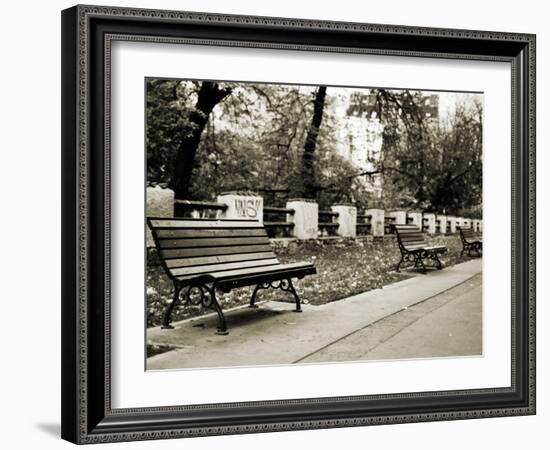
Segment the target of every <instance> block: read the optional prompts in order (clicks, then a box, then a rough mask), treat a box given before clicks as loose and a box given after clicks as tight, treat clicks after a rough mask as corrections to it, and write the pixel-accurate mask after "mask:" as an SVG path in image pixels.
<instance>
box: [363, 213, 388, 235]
mask: <svg viewBox="0 0 550 450" xmlns="http://www.w3.org/2000/svg"><path fill="white" fill-rule="evenodd" d="M365 214H366V215H369V216H370V232H371V234H372V235H373V236H384V210H383V209H367V210H366V211H365Z"/></svg>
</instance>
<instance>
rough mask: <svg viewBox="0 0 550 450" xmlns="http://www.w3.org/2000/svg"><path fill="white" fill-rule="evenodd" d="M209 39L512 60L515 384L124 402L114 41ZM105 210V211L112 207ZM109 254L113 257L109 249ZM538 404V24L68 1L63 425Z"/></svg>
mask: <svg viewBox="0 0 550 450" xmlns="http://www.w3.org/2000/svg"><path fill="white" fill-rule="evenodd" d="M117 39H119V40H120V39H122V40H136V39H139V40H145V41H147V40H149V41H152V40H154V41H155V42H159V43H162V42H183V41H185V40H190V39H192V40H193V42H200V41H202V42H205V43H207V44H209V45H213V44H212V42H216V45H234V44H235V43H236V42H237V43H239V44H240V45H243V46H248V47H261V48H270V47H277V48H288V49H300V50H310V51H312V50H315V51H342V52H344V51H345V52H350V53H377V54H387V55H403V56H415V57H438V58H452V59H478V60H490V61H507V62H509V63H510V64H511V66H512V104H513V108H512V110H513V117H512V158H513V168H514V169H513V173H512V191H513V192H512V204H513V207H512V216H513V217H512V224H513V232H512V234H513V236H512V242H513V248H512V252H513V269H512V270H513V282H514V283H513V284H514V286H515V290H514V291H513V292H512V297H513V299H514V298H515V301H513V311H512V317H513V324H512V331H513V332H512V334H513V339H512V341H513V342H512V353H513V358H512V361H513V368H512V385H511V386H510V387H509V388H495V389H480V390H473V391H450V392H437V393H435V392H431V393H430V392H425V393H423V394H422V395H417V396H414V397H408V396H407V395H376V396H360V397H338V398H336V397H331V398H325V399H313V400H312V399H290V400H286V401H277V402H251V403H247V404H246V405H243V404H219V405H212V406H211V407H208V408H200V405H198V406H199V407H186V408H185V407H172V408H143V409H134V410H113V409H111V404H110V390H109V377H110V355H109V351H108V349H109V327H110V324H109V321H108V308H109V298H108V287H109V283H108V282H109V278H108V277H109V267H108V252H109V247H108V246H107V243H108V242H109V240H108V237H109V235H108V233H109V227H108V218H109V207H110V205H109V200H108V198H109V197H108V191H109V177H110V173H109V166H108V162H109V159H108V158H109V153H108V148H107V147H106V145H107V144H105V142H108V140H107V139H105V135H106V132H107V131H108V126H109V123H108V121H107V120H106V117H107V119H108V114H107V112H106V111H107V108H108V101H109V92H108V90H109V83H108V80H109V79H108V77H109V67H108V62H109V48H110V42H111V41H112V40H117ZM105 218H107V221H106V219H105ZM106 261H107V262H106ZM534 413H535V36H534V35H531V34H514V33H501V32H487V31H470V30H451V29H433V28H418V27H405V26H395V25H376V24H360V23H344V22H326V21H312V20H301V19H280V18H269V17H252V16H234V15H214V14H203V13H190V12H177V11H157V10H144V9H129V8H115V7H99V6H75V7H73V8H70V9H67V10H65V11H63V12H62V437H63V438H64V439H67V440H69V441H72V442H75V443H95V442H109V441H129V440H141V439H162V438H173V437H185V436H201V435H213V434H227V433H250V432H267V431H282V430H297V429H312V428H328V427H342V426H359V425H369V424H381V423H384V424H388V423H403V422H421V421H436V420H450V419H465V418H481V417H495V416H509V415H526V414H534Z"/></svg>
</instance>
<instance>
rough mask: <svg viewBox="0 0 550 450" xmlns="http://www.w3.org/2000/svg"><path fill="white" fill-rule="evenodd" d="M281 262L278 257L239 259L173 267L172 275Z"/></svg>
mask: <svg viewBox="0 0 550 450" xmlns="http://www.w3.org/2000/svg"><path fill="white" fill-rule="evenodd" d="M280 265H281V263H280V262H279V260H278V259H277V258H271V259H260V260H253V261H239V262H232V263H221V264H209V265H204V266H193V267H180V268H177V269H172V270H171V272H172V275H174V276H176V277H179V276H183V275H199V274H205V273H215V272H222V271H227V270H234V269H239V268H247V267H248V268H255V267H265V266H280Z"/></svg>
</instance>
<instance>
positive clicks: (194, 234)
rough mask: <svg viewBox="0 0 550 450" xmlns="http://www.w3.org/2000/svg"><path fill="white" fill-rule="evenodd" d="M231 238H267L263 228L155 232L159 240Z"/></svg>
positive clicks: (176, 229)
mask: <svg viewBox="0 0 550 450" xmlns="http://www.w3.org/2000/svg"><path fill="white" fill-rule="evenodd" d="M233 236H267V233H266V231H265V229H264V228H244V227H243V228H207V229H196V228H183V229H181V228H172V229H170V228H165V229H162V228H161V229H158V230H157V237H158V238H159V239H166V238H187V237H189V238H207V237H211V238H222V237H233Z"/></svg>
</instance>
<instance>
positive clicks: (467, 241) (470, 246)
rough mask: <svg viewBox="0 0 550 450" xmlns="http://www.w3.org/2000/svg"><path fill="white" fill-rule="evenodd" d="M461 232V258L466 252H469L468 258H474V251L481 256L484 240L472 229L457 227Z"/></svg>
mask: <svg viewBox="0 0 550 450" xmlns="http://www.w3.org/2000/svg"><path fill="white" fill-rule="evenodd" d="M456 228H457V229H458V231H459V232H460V240H461V241H462V251H461V252H460V256H462V255H464V252H466V251H467V252H468V256H472V250H473V251H475V252H476V253H477V255H478V256H481V251H482V250H483V239H482V237H481V236H480V235H479V234H478V233H476V232H475V231H474V230H472V229H471V228H464V227H456Z"/></svg>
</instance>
